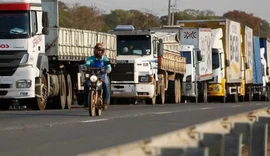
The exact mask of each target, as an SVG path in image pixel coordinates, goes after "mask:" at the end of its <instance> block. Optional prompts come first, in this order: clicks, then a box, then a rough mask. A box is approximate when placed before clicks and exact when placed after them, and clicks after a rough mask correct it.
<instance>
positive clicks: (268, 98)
mask: <svg viewBox="0 0 270 156" xmlns="http://www.w3.org/2000/svg"><path fill="white" fill-rule="evenodd" d="M266 91H267V94H266V96H267V100H266V101H270V86H269V85H267V86H266Z"/></svg>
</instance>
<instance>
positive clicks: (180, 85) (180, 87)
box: [178, 80, 182, 103]
mask: <svg viewBox="0 0 270 156" xmlns="http://www.w3.org/2000/svg"><path fill="white" fill-rule="evenodd" d="M181 83H182V81H181V80H179V89H180V90H179V99H178V100H179V103H181V100H182V84H181Z"/></svg>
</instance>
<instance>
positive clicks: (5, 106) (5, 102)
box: [0, 99, 12, 110]
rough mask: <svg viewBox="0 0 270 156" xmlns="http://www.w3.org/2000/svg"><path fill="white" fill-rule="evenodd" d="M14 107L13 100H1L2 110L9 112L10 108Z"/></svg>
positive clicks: (0, 108) (0, 106) (0, 107)
mask: <svg viewBox="0 0 270 156" xmlns="http://www.w3.org/2000/svg"><path fill="white" fill-rule="evenodd" d="M11 105H12V100H11V99H1V100H0V110H9V107H10V106H11Z"/></svg>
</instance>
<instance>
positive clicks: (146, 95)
mask: <svg viewBox="0 0 270 156" xmlns="http://www.w3.org/2000/svg"><path fill="white" fill-rule="evenodd" d="M109 33H111V34H114V35H116V37H117V63H116V65H115V67H114V70H113V72H112V73H111V97H112V99H113V100H118V99H143V100H145V102H146V103H147V104H152V105H154V104H156V103H161V104H164V103H165V102H166V99H167V100H169V99H173V101H174V102H175V103H180V102H181V85H182V79H183V76H184V74H185V71H186V60H185V58H184V57H181V56H180V52H179V50H180V45H179V39H178V36H177V33H168V32H163V31H152V30H151V29H147V30H136V29H135V28H134V26H132V25H118V26H116V27H115V29H114V30H111V31H109ZM170 84H173V85H170ZM170 86H173V87H174V88H173V89H169V88H171V87H170Z"/></svg>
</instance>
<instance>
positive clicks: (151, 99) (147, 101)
mask: <svg viewBox="0 0 270 156" xmlns="http://www.w3.org/2000/svg"><path fill="white" fill-rule="evenodd" d="M153 84H154V89H155V93H154V95H153V97H152V98H150V99H145V103H146V104H149V105H155V104H156V98H157V89H156V86H157V84H156V81H154V82H153Z"/></svg>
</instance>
